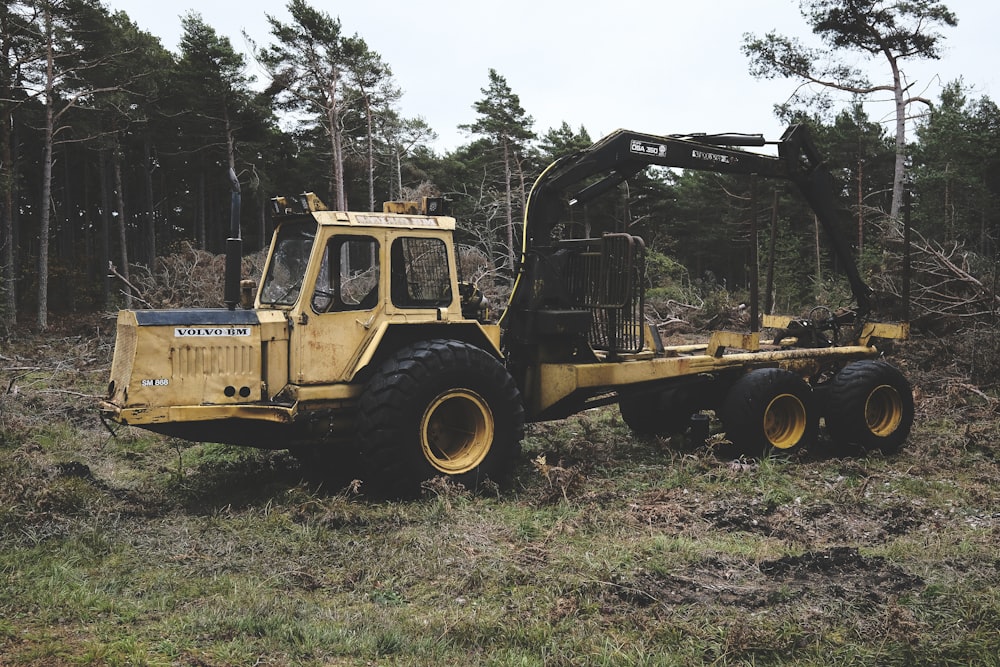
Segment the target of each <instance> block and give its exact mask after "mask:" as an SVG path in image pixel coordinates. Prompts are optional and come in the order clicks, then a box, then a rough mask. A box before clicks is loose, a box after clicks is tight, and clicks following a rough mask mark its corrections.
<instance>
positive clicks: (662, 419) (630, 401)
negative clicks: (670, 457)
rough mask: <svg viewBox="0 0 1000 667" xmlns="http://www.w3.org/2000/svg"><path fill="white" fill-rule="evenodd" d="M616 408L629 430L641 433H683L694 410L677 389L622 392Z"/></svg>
mask: <svg viewBox="0 0 1000 667" xmlns="http://www.w3.org/2000/svg"><path fill="white" fill-rule="evenodd" d="M618 409H619V411H620V412H621V415H622V421H624V422H625V424H626V425H627V426H628V427H629V429H631V430H632V432H633V433H639V434H642V435H673V434H675V433H682V432H683V431H684V430H685V429H686V428H687V427H688V422H689V421H690V419H691V415H692V414H693V413H694V411H695V407H694V405H693V404H692V403H691V401H689V400H687V398H686V397H685V396H684V395H683V394H682V393H681V391H680V390H678V389H666V390H663V391H657V392H652V393H648V394H638V395H632V396H629V395H625V396H622V397H621V398H619V399H618Z"/></svg>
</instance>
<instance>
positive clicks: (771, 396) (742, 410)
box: [721, 368, 819, 457]
mask: <svg viewBox="0 0 1000 667" xmlns="http://www.w3.org/2000/svg"><path fill="white" fill-rule="evenodd" d="M721 417H722V425H723V427H724V428H725V429H726V437H727V438H728V439H729V441H730V442H731V443H733V445H734V446H735V447H736V448H737V449H738V450H739V451H740V452H741V453H743V454H746V455H747V456H753V457H757V456H769V455H771V454H774V453H784V454H790V453H792V452H794V451H796V450H798V449H801V448H802V447H807V446H809V445H810V444H812V443H813V442H815V441H816V438H817V436H818V434H819V410H817V408H816V406H815V404H814V401H813V395H812V388H811V387H810V386H809V385H808V384H807V383H806V381H805V380H803V379H802V378H800V377H799V376H798V375H796V374H795V373H792V372H791V371H786V370H782V369H780V368H760V369H757V370H753V371H750V372H749V373H747V374H746V375H744V376H743V377H741V378H740V379H739V380H737V381H736V382H735V383H734V384H733V386H732V387H730V389H729V392H728V393H727V394H726V398H725V401H724V402H723V405H722V415H721Z"/></svg>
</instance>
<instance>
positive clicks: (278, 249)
mask: <svg viewBox="0 0 1000 667" xmlns="http://www.w3.org/2000/svg"><path fill="white" fill-rule="evenodd" d="M315 238H316V225H315V224H314V223H299V224H288V223H286V224H284V225H282V226H281V227H280V228H279V229H278V238H277V240H276V241H275V246H274V253H273V254H272V255H271V262H270V263H269V264H268V265H267V271H265V272H264V285H263V287H262V289H261V292H260V302H261V303H267V304H273V305H278V306H291V305H292V304H294V303H295V300H296V299H298V298H299V290H301V289H302V280H303V279H304V278H305V275H306V266H307V265H308V264H309V253H310V252H312V246H313V240H315Z"/></svg>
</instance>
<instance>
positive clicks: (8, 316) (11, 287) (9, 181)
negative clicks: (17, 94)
mask: <svg viewBox="0 0 1000 667" xmlns="http://www.w3.org/2000/svg"><path fill="white" fill-rule="evenodd" d="M10 123H11V116H10V114H9V113H8V112H4V119H3V123H2V125H3V127H2V128H0V163H2V165H3V168H2V171H0V187H2V188H3V193H2V205H0V208H2V210H0V217H2V218H3V221H2V226H3V235H2V237H0V245H2V250H3V259H2V260H0V261H2V263H3V290H2V291H3V295H4V306H3V312H4V314H5V317H4V318H3V321H4V323H5V325H4V328H5V329H6V330H7V332H8V333H9V331H10V330H11V329H12V328H13V327H12V326H11V325H12V323H13V321H14V319H15V316H16V311H17V279H16V276H17V272H16V271H15V268H14V157H13V151H12V150H11V143H12V139H13V137H12V136H11V129H10Z"/></svg>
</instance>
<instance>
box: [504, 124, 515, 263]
mask: <svg viewBox="0 0 1000 667" xmlns="http://www.w3.org/2000/svg"><path fill="white" fill-rule="evenodd" d="M503 177H504V190H505V192H506V195H507V267H508V268H509V269H510V272H511V275H513V272H514V261H515V260H514V196H513V193H512V192H511V185H510V181H511V168H510V143H509V142H508V141H507V140H506V139H504V140H503Z"/></svg>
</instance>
